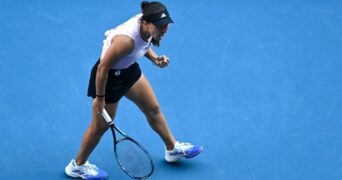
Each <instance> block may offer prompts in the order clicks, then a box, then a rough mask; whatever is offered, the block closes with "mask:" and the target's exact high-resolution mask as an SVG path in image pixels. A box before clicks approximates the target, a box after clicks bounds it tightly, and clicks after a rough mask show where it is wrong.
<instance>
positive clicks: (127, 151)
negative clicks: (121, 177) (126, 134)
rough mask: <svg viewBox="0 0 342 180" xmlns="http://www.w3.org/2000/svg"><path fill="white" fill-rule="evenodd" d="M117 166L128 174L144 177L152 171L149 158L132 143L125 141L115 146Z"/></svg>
mask: <svg viewBox="0 0 342 180" xmlns="http://www.w3.org/2000/svg"><path fill="white" fill-rule="evenodd" d="M116 153H117V157H118V161H119V164H120V165H121V167H122V168H123V170H124V171H126V172H127V173H128V174H130V175H131V176H134V177H144V176H147V175H149V174H150V173H151V172H152V171H153V165H152V164H151V159H150V157H149V156H148V155H147V154H146V152H145V151H144V150H143V149H141V147H140V146H139V145H137V144H136V143H134V142H133V141H131V140H129V139H126V140H123V141H121V142H119V143H118V144H117V145H116Z"/></svg>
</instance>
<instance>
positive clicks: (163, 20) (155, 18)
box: [142, 9, 173, 26]
mask: <svg viewBox="0 0 342 180" xmlns="http://www.w3.org/2000/svg"><path fill="white" fill-rule="evenodd" d="M142 18H143V19H144V20H145V21H147V22H151V23H152V24H154V25H155V26H164V25H167V24H169V23H173V20H172V19H171V17H170V15H169V12H167V9H164V10H163V11H160V12H157V13H155V14H151V15H148V16H143V17H142Z"/></svg>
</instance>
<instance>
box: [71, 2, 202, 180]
mask: <svg viewBox="0 0 342 180" xmlns="http://www.w3.org/2000/svg"><path fill="white" fill-rule="evenodd" d="M141 9H142V13H141V14H138V15H136V16H134V17H132V18H131V19H129V20H128V21H126V22H125V23H123V24H121V25H120V26H118V27H116V28H114V29H111V30H108V31H107V32H106V33H105V35H106V39H105V40H104V44H103V49H102V54H101V58H100V60H99V61H98V62H97V63H96V64H95V65H94V67H93V69H92V72H91V77H90V80H89V87H88V96H90V97H92V98H93V105H92V106H93V107H92V122H91V124H90V126H89V128H88V129H87V130H86V132H85V134H84V137H83V140H82V145H81V147H80V151H79V153H78V155H77V158H76V160H71V162H70V163H69V164H68V166H67V167H66V168H65V172H66V174H67V175H68V176H71V177H78V178H82V179H86V178H100V179H103V178H106V177H107V173H106V172H105V171H103V170H100V169H99V168H97V167H96V166H95V165H93V164H90V163H89V162H88V157H89V156H90V154H91V152H92V151H93V150H94V148H95V147H96V145H97V144H98V142H99V141H100V139H101V137H102V135H103V134H104V133H105V132H106V130H107V129H108V126H107V124H106V122H105V121H104V120H103V119H102V118H101V116H100V114H99V112H101V111H102V109H103V108H104V107H105V108H106V110H107V111H108V113H109V115H110V116H111V117H112V118H114V116H115V113H116V110H117V107H118V102H119V100H120V99H121V98H122V97H123V96H125V97H127V98H128V99H129V100H131V101H133V102H134V103H135V104H136V105H137V106H138V107H139V108H140V110H141V111H142V112H143V113H144V114H145V116H146V119H147V120H148V123H149V125H150V126H151V128H152V129H153V130H154V131H155V132H156V133H157V134H158V135H159V136H160V137H161V139H162V140H163V142H164V143H165V146H166V150H165V160H166V161H167V162H175V161H177V160H179V159H180V158H182V157H185V158H192V157H195V156H197V155H198V154H200V153H201V152H202V150H203V147H201V146H194V145H192V144H190V143H180V142H178V141H176V140H175V138H174V137H173V135H172V134H171V132H170V130H169V128H168V125H167V123H166V120H165V117H164V115H163V113H162V112H161V111H160V107H159V104H158V101H157V98H156V96H155V94H154V92H153V90H152V87H151V85H150V84H149V82H148V80H147V79H146V77H145V76H144V75H143V74H142V73H141V70H140V68H139V65H138V64H137V62H136V61H137V59H138V58H140V57H141V56H145V57H147V58H148V59H149V60H151V61H152V62H153V63H154V64H155V65H157V66H158V67H160V68H164V67H166V66H167V65H168V64H169V59H168V58H167V57H166V56H165V55H163V56H158V55H157V54H156V53H155V52H154V51H153V50H152V49H151V48H150V45H151V44H153V45H154V46H159V41H160V40H161V39H162V38H163V36H164V35H165V33H166V32H167V30H168V25H169V23H173V21H172V19H171V17H170V16H169V13H168V11H167V9H166V7H165V6H164V5H163V4H161V3H160V2H146V1H144V2H142V3H141Z"/></svg>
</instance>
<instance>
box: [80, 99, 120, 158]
mask: <svg viewBox="0 0 342 180" xmlns="http://www.w3.org/2000/svg"><path fill="white" fill-rule="evenodd" d="M117 107H118V103H113V104H106V110H107V111H108V114H109V115H110V116H111V117H112V118H114V116H115V114H116V110H117ZM107 129H108V125H107V123H106V122H105V121H104V120H103V119H102V117H101V115H100V114H99V113H98V112H97V110H95V109H94V108H92V121H91V124H90V126H89V127H88V129H87V130H86V132H85V134H84V136H83V140H82V144H81V148H80V151H79V153H78V155H77V158H76V163H77V164H78V165H82V164H84V163H85V162H86V161H87V160H88V157H89V156H90V154H91V153H92V152H93V150H94V149H95V147H96V145H97V144H98V143H99V141H100V139H101V137H102V135H103V134H104V133H105V132H106V131H107Z"/></svg>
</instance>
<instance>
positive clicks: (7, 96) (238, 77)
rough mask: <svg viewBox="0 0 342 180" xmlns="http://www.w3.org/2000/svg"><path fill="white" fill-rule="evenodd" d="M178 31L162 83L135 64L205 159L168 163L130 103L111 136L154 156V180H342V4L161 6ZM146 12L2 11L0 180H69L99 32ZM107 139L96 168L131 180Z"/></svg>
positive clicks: (67, 4) (90, 5)
mask: <svg viewBox="0 0 342 180" xmlns="http://www.w3.org/2000/svg"><path fill="white" fill-rule="evenodd" d="M162 2H163V3H164V4H165V5H166V6H167V7H168V9H169V12H170V14H171V15H172V17H173V20H174V21H175V23H174V24H172V25H171V27H170V28H169V32H168V34H167V35H166V37H165V39H164V40H163V41H162V42H161V47H159V48H155V50H156V51H157V52H158V53H160V54H166V55H168V56H169V57H170V60H171V63H170V65H169V67H168V68H166V69H160V68H157V67H156V66H154V65H152V64H151V62H150V61H148V60H146V59H144V58H143V59H140V60H139V64H140V66H141V68H142V70H143V72H144V74H145V75H146V76H147V78H148V79H149V81H150V82H151V84H152V86H153V87H154V90H155V92H156V95H157V97H158V99H159V102H160V104H161V108H162V111H163V112H164V114H165V116H166V118H167V120H168V123H169V126H170V128H171V130H172V132H173V134H174V135H175V136H176V138H177V139H179V140H181V141H190V142H192V143H195V144H200V145H203V146H204V151H203V153H202V154H201V155H199V156H198V157H196V158H194V159H191V160H182V161H181V162H179V163H176V164H168V163H166V162H165V161H164V159H163V158H164V145H163V143H162V141H161V140H160V139H159V137H158V136H157V134H155V133H154V132H153V131H152V130H151V128H150V127H149V126H148V123H147V121H146V120H145V118H144V115H143V114H142V113H141V112H140V110H139V109H138V108H137V107H136V106H135V105H134V104H133V103H131V102H130V101H128V100H127V99H123V100H122V101H121V103H120V105H119V110H118V114H117V117H116V121H117V125H118V126H119V127H120V128H121V129H123V130H124V131H125V132H126V133H127V134H129V135H131V136H133V137H135V138H136V139H137V140H138V141H139V142H141V143H142V144H143V145H144V146H145V147H146V148H147V149H148V151H149V152H150V154H151V156H152V158H153V160H154V162H155V166H156V167H155V172H154V174H153V175H152V176H151V178H150V179H156V180H159V179H160V180H174V179H182V180H183V179H184V180H187V179H189V180H190V179H203V180H206V179H215V180H304V179H307V180H338V179H341V178H342V169H341V167H342V131H341V130H342V121H341V117H342V79H341V78H342V71H341V69H342V1H340V0H311V1H310V0H301V1H295V0H286V1H285V0H280V1H269V0H261V1H252V0H241V1H239V0H214V1H208V0H189V1H172V0H165V1H162ZM138 12H140V1H110V0H102V1H95V0H59V1H55V0H53V1H43V0H31V1H25V0H1V2H0V62H1V65H0V76H1V80H0V117H1V126H0V132H1V135H0V154H1V158H0V166H1V168H0V174H1V176H0V179H13V180H22V179H35V180H36V179H51V180H63V179H69V178H68V177H67V176H66V175H65V174H64V168H65V166H66V165H67V164H68V163H69V161H70V159H72V158H75V156H76V153H77V151H78V149H79V146H80V143H81V139H82V136H83V133H84V131H85V129H86V128H87V127H88V124H89V123H90V117H91V99H89V98H88V97H87V96H86V92H87V86H88V78H89V73H90V70H91V68H92V65H93V64H94V62H95V61H96V60H97V59H98V57H99V56H100V53H101V48H102V41H103V38H104V32H105V30H107V29H109V28H112V27H114V26H116V25H118V24H120V23H122V22H124V21H125V20H127V19H128V18H130V17H131V16H133V15H135V14H136V13H138ZM112 143H113V142H112V139H111V134H110V132H107V133H106V134H105V135H104V137H103V139H102V141H101V142H100V144H99V145H98V147H97V148H96V150H95V151H94V153H93V154H92V156H91V157H90V161H91V162H92V163H94V164H96V165H98V166H99V167H101V168H102V169H104V170H106V171H107V172H108V173H109V178H108V179H109V180H112V179H113V180H114V179H120V180H121V179H129V178H128V176H126V175H125V174H124V173H123V172H122V171H121V169H120V168H119V166H118V165H117V164H116V162H115V159H114V156H113V152H112V151H113V150H112V149H113V148H112Z"/></svg>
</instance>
